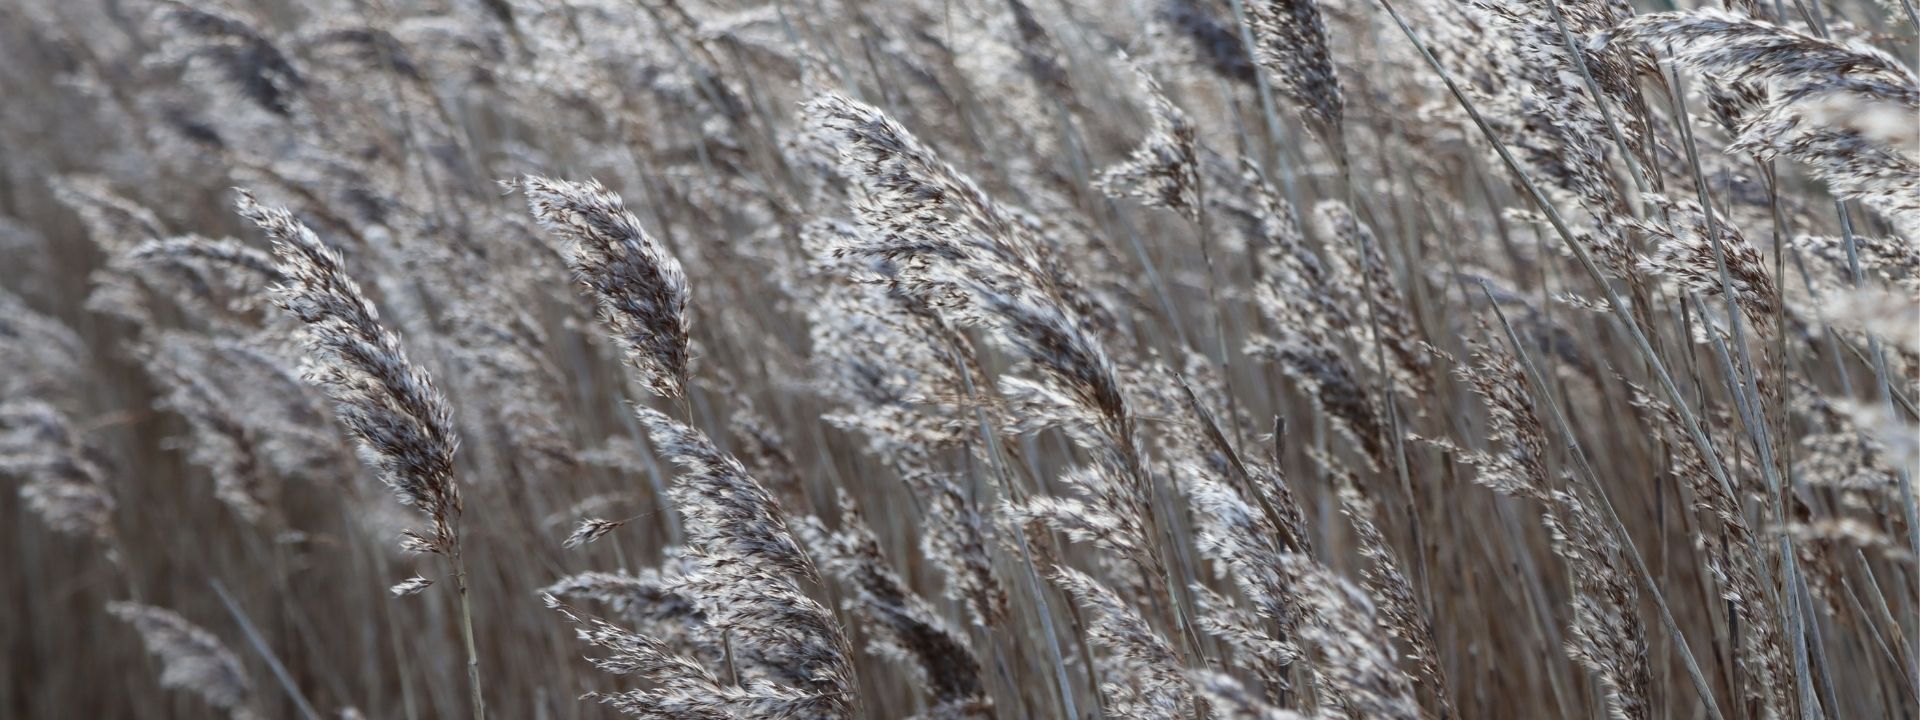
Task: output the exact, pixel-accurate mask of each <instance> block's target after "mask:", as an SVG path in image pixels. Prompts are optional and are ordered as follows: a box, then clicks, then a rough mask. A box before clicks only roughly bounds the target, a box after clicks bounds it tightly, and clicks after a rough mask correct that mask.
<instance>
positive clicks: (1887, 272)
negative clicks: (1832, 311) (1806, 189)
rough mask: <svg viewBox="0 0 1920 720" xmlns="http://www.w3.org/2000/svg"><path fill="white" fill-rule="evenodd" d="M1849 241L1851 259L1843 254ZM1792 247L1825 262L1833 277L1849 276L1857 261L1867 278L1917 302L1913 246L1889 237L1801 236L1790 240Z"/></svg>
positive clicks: (1919, 262) (1919, 255)
mask: <svg viewBox="0 0 1920 720" xmlns="http://www.w3.org/2000/svg"><path fill="white" fill-rule="evenodd" d="M1849 239H1851V240H1852V243H1851V245H1852V247H1853V256H1852V257H1849V256H1848V252H1847V246H1848V244H1849V243H1848V240H1849ZM1792 245H1793V248H1794V249H1795V250H1798V251H1800V252H1803V253H1806V254H1808V255H1811V256H1813V257H1816V258H1819V259H1821V260H1824V261H1826V263H1827V264H1828V265H1829V266H1830V267H1831V269H1832V270H1833V271H1834V272H1835V273H1836V274H1842V275H1845V274H1850V272H1851V269H1852V268H1851V266H1852V264H1853V263H1854V262H1856V261H1857V262H1858V263H1859V264H1860V269H1861V271H1862V272H1864V273H1866V274H1867V275H1868V276H1869V277H1872V278H1874V279H1877V280H1880V281H1881V282H1885V283H1888V284H1891V285H1894V286H1896V287H1898V288H1899V289H1900V290H1901V291H1903V292H1905V293H1906V294H1907V295H1909V296H1911V297H1912V298H1914V299H1915V300H1920V247H1916V246H1915V245H1914V244H1913V243H1909V242H1906V241H1904V240H1900V239H1897V238H1890V237H1864V236H1858V235H1856V236H1853V237H1852V238H1845V237H1834V236H1832V235H1801V236H1799V237H1796V238H1794V239H1793V241H1792Z"/></svg>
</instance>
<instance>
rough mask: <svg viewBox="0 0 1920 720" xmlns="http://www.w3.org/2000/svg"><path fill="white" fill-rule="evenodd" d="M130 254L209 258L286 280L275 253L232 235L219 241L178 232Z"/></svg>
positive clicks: (150, 241)
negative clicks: (265, 250) (273, 254)
mask: <svg viewBox="0 0 1920 720" xmlns="http://www.w3.org/2000/svg"><path fill="white" fill-rule="evenodd" d="M127 257H128V258H130V259H133V260H139V261H147V262H152V261H157V260H167V261H183V260H188V259H194V260H206V261H209V262H213V263H217V264H220V265H224V266H228V267H234V268H240V269H243V270H246V271H248V272H251V273H253V274H254V275H258V276H259V277H261V278H262V279H265V280H266V281H268V282H276V283H277V282H282V281H284V280H285V279H286V277H285V276H284V275H281V274H280V268H279V266H278V265H277V264H276V263H275V262H274V259H273V256H272V255H269V254H267V253H264V252H261V251H260V250H258V249H256V248H254V247H251V246H248V245H246V244H244V243H241V242H240V241H238V240H235V239H233V238H220V239H218V240H214V239H210V238H205V237H201V236H199V235H192V234H188V235H176V236H173V237H168V238H156V239H148V240H143V241H141V242H140V244H138V245H135V246H133V248H132V249H130V250H128V251H127Z"/></svg>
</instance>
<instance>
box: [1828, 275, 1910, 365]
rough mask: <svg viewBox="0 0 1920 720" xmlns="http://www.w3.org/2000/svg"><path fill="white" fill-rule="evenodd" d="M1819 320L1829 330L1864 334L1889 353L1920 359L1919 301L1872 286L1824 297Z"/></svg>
mask: <svg viewBox="0 0 1920 720" xmlns="http://www.w3.org/2000/svg"><path fill="white" fill-rule="evenodd" d="M1825 299H1826V301H1827V302H1826V304H1825V305H1823V306H1822V307H1821V308H1820V311H1819V314H1820V320H1821V322H1823V323H1825V324H1827V325H1828V326H1829V327H1832V328H1835V329H1843V330H1847V331H1857V332H1865V333H1868V334H1870V335H1871V336H1872V337H1874V338H1877V339H1879V340H1880V341H1881V342H1884V343H1886V344H1887V346H1888V347H1889V348H1890V349H1893V350H1896V351H1898V352H1901V353H1905V354H1906V355H1908V356H1914V357H1920V299H1916V298H1914V297H1912V296H1909V295H1905V294H1902V293H1893V292H1887V291H1885V290H1881V289H1879V288H1876V287H1873V286H1867V287H1862V288H1857V289H1845V290H1840V291H1838V292H1835V293H1833V294H1831V295H1828V296H1826V298H1825Z"/></svg>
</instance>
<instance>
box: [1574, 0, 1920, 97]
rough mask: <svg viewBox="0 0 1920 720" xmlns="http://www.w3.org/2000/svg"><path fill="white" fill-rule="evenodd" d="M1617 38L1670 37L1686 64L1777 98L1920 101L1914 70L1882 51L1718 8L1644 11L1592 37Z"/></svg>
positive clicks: (1653, 39) (1656, 40)
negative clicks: (1761, 86)
mask: <svg viewBox="0 0 1920 720" xmlns="http://www.w3.org/2000/svg"><path fill="white" fill-rule="evenodd" d="M1616 37H1622V38H1628V39H1631V40H1639V41H1643V42H1648V43H1651V44H1655V46H1656V47H1660V45H1659V44H1660V43H1665V44H1666V45H1667V46H1670V47H1672V48H1673V50H1674V52H1675V53H1676V55H1675V57H1676V58H1677V59H1678V60H1680V61H1681V62H1683V63H1685V64H1686V65H1687V66H1689V67H1692V68H1695V69H1698V70H1701V71H1703V72H1711V73H1718V74H1721V76H1722V77H1723V78H1724V79H1727V80H1735V81H1767V82H1769V83H1770V84H1771V86H1772V90H1773V92H1774V97H1773V99H1772V101H1771V102H1772V103H1773V104H1775V105H1778V104H1780V103H1791V102H1795V101H1798V100H1800V99H1803V98H1806V97H1811V96H1813V95H1818V94H1824V93H1830V92H1850V93H1857V94H1862V95H1869V96H1880V97H1886V98H1889V99H1893V100H1897V101H1900V102H1905V103H1908V104H1914V103H1920V89H1917V88H1916V84H1917V83H1916V79H1915V76H1914V71H1913V70H1912V69H1911V68H1909V67H1908V66H1907V65H1906V64H1904V63H1902V62H1900V61H1899V60H1898V59H1896V58H1894V57H1893V56H1892V55H1890V54H1888V53H1886V52H1884V51H1881V50H1879V49H1877V48H1873V47H1871V46H1868V45H1864V44H1861V43H1855V42H1845V41H1837V40H1829V39H1826V38H1821V37H1818V36H1815V35H1812V34H1808V33H1805V32H1801V31H1799V30H1795V29H1793V28H1788V27H1783V26H1780V25H1775V24H1773V23H1770V22H1766V21H1764V20H1758V19H1755V18H1751V17H1743V16H1740V15H1736V14H1734V13H1730V12H1727V11H1724V10H1720V9H1717V8H1701V9H1698V10H1690V11H1681V12H1664V13H1650V14H1646V15H1641V16H1638V17H1635V18H1633V19H1631V20H1628V21H1626V22H1625V23H1622V24H1621V25H1620V26H1619V27H1617V28H1614V29H1613V30H1612V31H1611V32H1609V33H1607V34H1605V35H1602V36H1600V37H1598V38H1596V39H1595V44H1596V45H1604V44H1606V43H1608V42H1611V41H1612V40H1613V39H1614V38H1616Z"/></svg>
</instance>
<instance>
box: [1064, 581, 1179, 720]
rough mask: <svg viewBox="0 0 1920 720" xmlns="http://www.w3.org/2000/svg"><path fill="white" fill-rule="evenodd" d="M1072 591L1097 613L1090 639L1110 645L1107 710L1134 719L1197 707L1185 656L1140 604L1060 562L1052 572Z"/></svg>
mask: <svg viewBox="0 0 1920 720" xmlns="http://www.w3.org/2000/svg"><path fill="white" fill-rule="evenodd" d="M1050 579H1051V580H1053V582H1054V584H1056V585H1059V586H1060V588H1061V589H1063V590H1065V591H1066V592H1067V594H1068V595H1071V596H1073V599H1074V600H1075V601H1076V602H1078V603H1079V604H1080V606H1081V607H1084V608H1086V609H1087V610H1088V611H1089V612H1091V613H1094V614H1096V615H1097V616H1098V617H1099V620H1098V621H1097V622H1095V623H1093V624H1091V625H1090V627H1089V628H1088V630H1087V639H1088V640H1090V641H1092V642H1093V644H1094V645H1096V646H1098V647H1100V648H1101V649H1104V650H1106V651H1107V654H1108V662H1110V663H1111V664H1112V667H1111V670H1109V673H1110V675H1109V676H1108V678H1107V680H1106V681H1105V682H1103V683H1101V685H1100V693H1101V695H1103V696H1105V697H1106V699H1107V713H1108V714H1109V715H1110V716H1112V717H1117V718H1128V719H1131V720H1176V719H1177V718H1184V717H1191V716H1192V715H1193V712H1194V691H1193V685H1192V684H1191V683H1189V682H1188V681H1187V677H1186V673H1185V672H1184V670H1183V668H1182V665H1181V663H1180V657H1179V656H1178V655H1175V654H1174V651H1173V647H1172V646H1170V645H1168V644H1167V640H1166V638H1164V637H1161V636H1160V634H1159V633H1158V632H1156V631H1155V630H1154V629H1153V626H1151V625H1148V624H1147V620H1146V618H1144V617H1141V616H1140V613H1139V611H1138V610H1136V609H1134V607H1133V606H1132V605H1129V604H1127V602H1126V601H1123V600H1121V599H1120V596H1119V595H1116V594H1114V591H1113V590H1112V589H1109V588H1108V587H1107V586H1105V585H1103V584H1101V583H1100V581H1099V580H1096V579H1094V578H1093V577H1092V576H1090V575H1088V574H1086V573H1083V572H1080V571H1078V570H1074V569H1073V568H1068V567H1055V568H1054V570H1053V574H1052V575H1051V576H1050Z"/></svg>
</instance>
